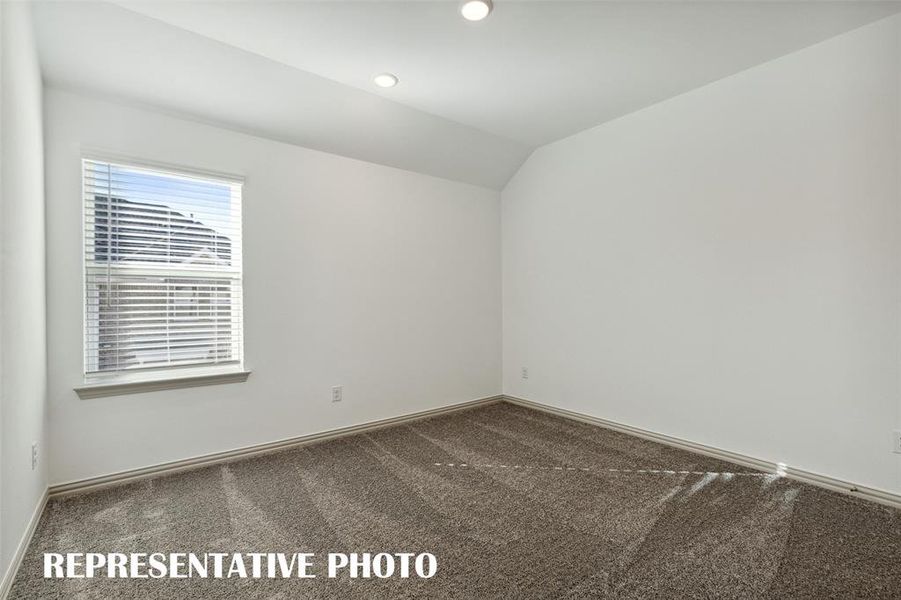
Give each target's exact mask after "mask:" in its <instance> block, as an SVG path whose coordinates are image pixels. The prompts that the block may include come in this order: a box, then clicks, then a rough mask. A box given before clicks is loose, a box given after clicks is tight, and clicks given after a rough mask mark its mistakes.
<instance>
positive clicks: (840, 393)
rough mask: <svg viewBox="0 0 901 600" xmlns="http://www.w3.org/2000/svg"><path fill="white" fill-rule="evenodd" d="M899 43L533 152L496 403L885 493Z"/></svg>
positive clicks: (861, 41)
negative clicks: (612, 424) (691, 444)
mask: <svg viewBox="0 0 901 600" xmlns="http://www.w3.org/2000/svg"><path fill="white" fill-rule="evenodd" d="M898 39H899V20H898V18H891V19H889V20H885V21H881V22H878V23H876V24H873V25H870V26H866V27H864V28H862V29H859V30H856V31H853V32H850V33H848V34H845V35H842V36H840V37H838V38H834V39H832V40H828V41H826V42H823V43H821V44H819V45H816V46H813V47H810V48H807V49H805V50H802V51H800V52H798V53H795V54H792V55H789V56H785V57H782V58H780V59H777V60H774V61H772V62H769V63H766V64H764V65H761V66H758V67H755V68H753V69H750V70H748V71H745V72H743V73H740V74H738V75H735V76H732V77H729V78H727V79H724V80H721V81H719V82H716V83H714V84H711V85H708V86H705V87H703V88H700V89H698V90H695V91H692V92H690V93H687V94H684V95H682V96H679V97H677V98H674V99H671V100H669V101H666V102H663V103H661V104H658V105H655V106H652V107H650V108H648V109H645V110H642V111H640V112H637V113H634V114H632V115H629V116H626V117H624V118H621V119H618V120H616V121H613V122H610V123H607V124H605V125H602V126H599V127H596V128H593V129H591V130H588V131H585V132H583V133H581V134H578V135H576V136H573V137H571V138H568V139H565V140H562V141H560V142H558V143H555V144H552V145H549V146H546V147H544V148H541V149H540V150H538V151H537V152H536V153H535V154H533V156H532V157H531V158H530V159H529V160H528V161H527V163H526V164H525V166H524V167H523V168H522V169H521V170H520V172H519V173H518V174H517V175H516V176H515V177H514V179H513V180H512V181H511V183H510V184H509V185H508V187H507V188H506V189H505V190H504V192H503V200H502V206H503V208H502V220H503V271H504V288H503V296H504V301H503V304H504V314H503V321H504V392H505V393H507V394H511V395H514V396H520V397H524V398H529V399H533V400H536V401H539V402H545V403H548V404H552V405H556V406H560V407H563V408H567V409H571V410H575V411H579V412H583V413H587V414H591V415H595V416H599V417H603V418H607V419H611V420H615V421H619V422H622V423H626V424H630V425H634V426H638V427H642V428H645V429H649V430H653V431H657V432H662V433H665V434H669V435H673V436H677V437H681V438H686V439H689V440H693V441H696V442H701V443H705V444H710V445H713V446H717V447H720V448H724V449H729V450H732V451H737V452H741V453H744V454H747V455H751V456H755V457H759V458H763V459H768V460H772V461H781V462H785V463H787V464H788V465H790V466H794V467H798V468H803V469H809V470H811V471H815V472H820V473H823V474H827V475H832V476H835V477H840V478H843V479H846V480H850V481H854V482H858V483H862V484H865V485H871V486H875V487H879V488H883V489H888V490H893V491H895V492H901V456H899V455H896V454H891V442H890V439H891V438H890V435H891V430H892V428H893V427H895V426H898V425H901V400H899V398H901V393H899V392H901V389H899V386H901V304H899V300H901V210H899V199H901V197H899V165H901V156H899V135H901V126H899V112H901V111H899V107H901V99H899V73H901V60H899V59H901V54H899V45H898V44H899V42H898ZM523 366H526V367H528V368H529V375H530V376H529V379H528V380H523V379H521V367H523ZM658 466H660V465H658Z"/></svg>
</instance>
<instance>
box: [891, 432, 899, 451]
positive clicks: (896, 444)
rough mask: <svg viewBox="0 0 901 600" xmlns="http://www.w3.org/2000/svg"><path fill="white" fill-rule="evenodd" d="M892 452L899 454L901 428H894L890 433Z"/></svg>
mask: <svg viewBox="0 0 901 600" xmlns="http://www.w3.org/2000/svg"><path fill="white" fill-rule="evenodd" d="M892 452H894V453H895V454H901V429H896V430H895V431H894V432H893V435H892Z"/></svg>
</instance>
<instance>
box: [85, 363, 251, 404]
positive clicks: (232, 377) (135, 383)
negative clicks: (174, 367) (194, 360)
mask: <svg viewBox="0 0 901 600" xmlns="http://www.w3.org/2000/svg"><path fill="white" fill-rule="evenodd" d="M250 373H251V371H246V370H244V369H231V370H228V371H214V372H209V371H207V372H194V373H192V374H190V375H173V374H172V373H171V372H170V373H166V374H164V375H158V376H156V377H145V378H143V379H110V380H98V381H90V382H87V383H85V384H84V385H82V386H79V387H77V388H75V393H76V394H78V397H79V398H81V399H82V400H88V399H90V398H104V397H106V396H122V395H124V394H142V393H144V392H158V391H162V390H175V389H180V388H189V387H198V386H202V385H219V384H222V383H242V382H244V381H247V378H248V377H250Z"/></svg>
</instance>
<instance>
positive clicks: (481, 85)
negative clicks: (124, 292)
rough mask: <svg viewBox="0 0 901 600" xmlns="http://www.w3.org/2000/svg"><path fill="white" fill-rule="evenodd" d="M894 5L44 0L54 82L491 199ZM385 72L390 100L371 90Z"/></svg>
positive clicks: (43, 47) (43, 26) (42, 46)
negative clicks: (527, 175)
mask: <svg viewBox="0 0 901 600" xmlns="http://www.w3.org/2000/svg"><path fill="white" fill-rule="evenodd" d="M899 11H901V4H899V2H860V1H855V2H842V1H827V2H815V1H802V2H789V1H780V2H772V1H762V2H741V1H717V2H677V1H664V2H643V1H622V2H609V1H598V2H592V1H584V0H583V1H573V2H570V1H566V0H551V1H546V2H541V1H519V0H495V10H494V12H493V13H492V14H491V15H490V16H489V17H488V18H487V19H486V20H484V21H481V22H477V23H472V22H468V21H465V20H464V19H462V18H461V17H460V15H459V3H458V2H455V1H440V0H439V1H429V0H422V1H391V0H381V1H356V2H350V1H342V0H325V1H323V0H320V1H316V2H305V1H295V2H291V1H284V0H282V1H274V2H268V1H261V0H255V1H231V2H221V1H212V2H198V1H193V0H182V1H167V2H160V1H155V2H145V1H132V0H120V1H119V2H117V3H115V4H111V3H106V2H93V1H92V2H40V3H38V4H37V5H36V7H35V13H36V22H37V31H38V40H39V50H40V55H41V61H42V67H43V69H44V77H45V80H46V81H47V82H48V83H49V84H50V85H57V86H62V87H69V88H77V89H82V90H85V91H88V92H92V93H98V94H103V95H105V96H114V97H117V98H120V99H122V100H126V101H131V102H138V103H141V104H146V105H151V106H155V107H158V108H161V109H164V110H168V111H171V112H176V113H179V114H183V115H185V116H188V117H191V118H197V119H202V120H204V121H208V122H211V123H215V124H219V125H223V126H227V127H231V128H234V129H239V130H242V131H246V132H249V133H253V134H256V135H262V136H266V137H270V138H273V139H277V140H282V141H285V142H289V143H295V144H299V145H303V146H307V147H311V148H316V149H320V150H325V151H328V152H334V153H337V154H342V155H345V156H350V157H354V158H359V159H363V160H368V161H371V162H376V163H380V164H386V165H390V166H395V167H399V168H404V169H409V170H413V171H419V172H422V173H427V174H431V175H437V176H440V177H446V178H450V179H455V180H459V181H464V182H468V183H473V184H477V185H483V186H486V187H490V188H495V189H500V188H502V187H503V185H504V184H505V183H506V181H507V180H508V179H509V178H510V176H511V175H512V174H513V173H514V172H515V171H516V169H517V168H518V167H519V165H520V164H521V163H522V162H523V161H524V160H525V158H526V157H527V156H528V154H529V153H530V152H531V150H532V149H534V148H535V147H537V146H539V145H542V144H545V143H548V142H551V141H554V140H557V139H560V138H562V137H566V136H568V135H571V134H573V133H576V132H578V131H581V130H583V129H586V128H589V127H592V126H595V125H598V124H600V123H603V122H605V121H608V120H611V119H614V118H617V117H619V116H622V115H624V114H627V113H629V112H633V111H635V110H638V109H640V108H643V107H645V106H648V105H650V104H653V103H655V102H659V101H661V100H664V99H666V98H670V97H673V96H675V95H678V94H681V93H684V92H686V91H689V90H691V89H693V88H696V87H699V86H701V85H704V84H706V83H709V82H711V81H715V80H717V79H720V78H723V77H726V76H728V75H731V74H734V73H737V72H739V71H742V70H744V69H747V68H749V67H752V66H754V65H757V64H760V63H763V62H766V61H768V60H771V59H773V58H776V57H778V56H782V55H784V54H787V53H790V52H793V51H796V50H799V49H801V48H804V47H806V46H809V45H811V44H814V43H817V42H819V41H822V40H825V39H828V38H830V37H833V36H835V35H838V34H840V33H843V32H845V31H848V30H850V29H853V28H856V27H859V26H861V25H864V24H866V23H869V22H872V21H875V20H878V19H880V18H883V17H886V16H889V15H891V14H894V13H896V12H899ZM383 71H389V72H392V73H395V74H397V75H398V77H399V78H400V84H399V85H398V86H397V87H394V88H391V89H387V90H382V89H379V88H376V87H374V86H373V84H372V76H373V75H374V74H376V73H379V72H383Z"/></svg>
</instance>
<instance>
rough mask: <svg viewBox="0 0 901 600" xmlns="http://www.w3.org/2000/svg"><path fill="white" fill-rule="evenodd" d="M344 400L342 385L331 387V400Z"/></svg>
mask: <svg viewBox="0 0 901 600" xmlns="http://www.w3.org/2000/svg"><path fill="white" fill-rule="evenodd" d="M342 400H344V386H343V385H336V386H335V387H333V388H332V402H341V401H342Z"/></svg>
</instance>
